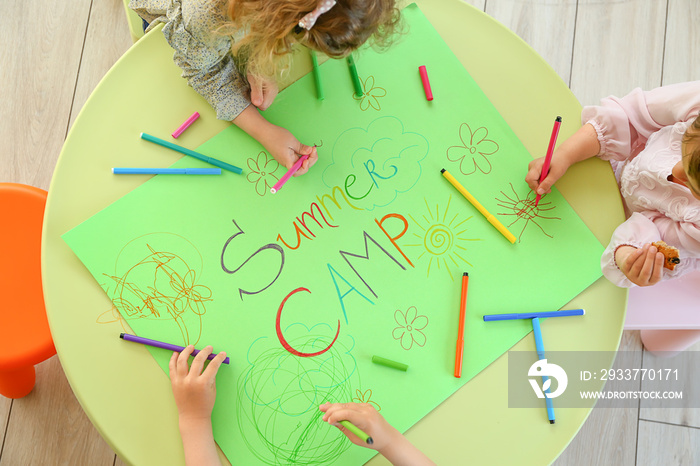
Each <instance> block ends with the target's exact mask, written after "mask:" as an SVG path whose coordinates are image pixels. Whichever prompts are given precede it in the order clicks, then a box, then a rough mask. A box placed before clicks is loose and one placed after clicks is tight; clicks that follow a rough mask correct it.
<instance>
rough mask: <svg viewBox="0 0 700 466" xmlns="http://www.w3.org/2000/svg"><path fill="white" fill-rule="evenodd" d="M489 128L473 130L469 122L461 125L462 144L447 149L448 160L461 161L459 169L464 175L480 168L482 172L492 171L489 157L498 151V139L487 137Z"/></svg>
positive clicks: (460, 137)
mask: <svg viewBox="0 0 700 466" xmlns="http://www.w3.org/2000/svg"><path fill="white" fill-rule="evenodd" d="M488 135H489V130H488V129H486V128H484V127H483V126H481V127H479V128H477V129H476V130H474V131H472V129H471V127H470V126H469V125H468V124H467V123H462V125H461V126H460V127H459V139H460V141H461V142H462V145H461V146H452V147H449V148H448V149H447V160H449V161H451V162H459V171H461V172H462V174H464V175H471V174H472V173H476V171H477V170H479V171H480V172H481V173H484V174H487V173H491V162H490V161H489V159H488V157H489V156H491V155H493V154H495V153H496V152H498V149H499V146H498V143H497V142H496V141H492V140H491V139H487V138H488Z"/></svg>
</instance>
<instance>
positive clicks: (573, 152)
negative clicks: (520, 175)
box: [525, 124, 600, 195]
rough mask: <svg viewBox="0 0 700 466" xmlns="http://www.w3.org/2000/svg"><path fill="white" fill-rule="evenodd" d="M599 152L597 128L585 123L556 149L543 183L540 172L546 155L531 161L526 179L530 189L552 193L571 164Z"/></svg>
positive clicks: (541, 192) (540, 192)
mask: <svg viewBox="0 0 700 466" xmlns="http://www.w3.org/2000/svg"><path fill="white" fill-rule="evenodd" d="M598 152H600V143H599V142H598V135H597V133H596V130H595V128H594V127H593V126H592V125H590V124H585V125H583V126H582V127H580V128H579V129H578V131H576V132H575V133H574V134H572V135H571V137H569V138H568V139H567V140H566V141H564V142H563V143H562V144H561V145H560V146H559V147H557V150H555V151H554V154H553V155H552V161H551V163H550V165H549V174H548V175H547V177H546V178H545V179H544V180H543V181H542V184H540V174H541V173H542V165H543V164H544V157H540V158H539V159H535V160H533V161H532V162H530V164H529V165H528V172H527V175H526V176H525V181H526V182H527V184H528V186H530V189H532V190H533V191H536V192H537V193H538V194H540V195H544V194H547V193H550V192H551V191H552V185H554V183H556V182H557V180H559V178H561V177H562V176H564V173H566V170H568V169H569V167H570V166H572V165H573V164H575V163H576V162H581V161H583V160H586V159H590V158H591V157H595V156H596V155H598Z"/></svg>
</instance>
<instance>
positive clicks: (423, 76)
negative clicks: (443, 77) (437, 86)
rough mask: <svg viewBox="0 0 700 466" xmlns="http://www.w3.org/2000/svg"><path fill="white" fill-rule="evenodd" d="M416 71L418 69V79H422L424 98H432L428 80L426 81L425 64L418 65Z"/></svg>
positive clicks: (426, 71)
mask: <svg viewBox="0 0 700 466" xmlns="http://www.w3.org/2000/svg"><path fill="white" fill-rule="evenodd" d="M418 71H420V79H421V80H422V81H423V89H425V98H426V99H428V100H433V91H432V90H431V89H430V81H428V70H426V69H425V66H419V67H418Z"/></svg>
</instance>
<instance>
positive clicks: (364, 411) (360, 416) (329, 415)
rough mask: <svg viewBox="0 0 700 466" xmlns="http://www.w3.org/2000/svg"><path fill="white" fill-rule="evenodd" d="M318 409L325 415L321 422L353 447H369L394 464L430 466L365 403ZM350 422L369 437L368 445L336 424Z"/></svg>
mask: <svg viewBox="0 0 700 466" xmlns="http://www.w3.org/2000/svg"><path fill="white" fill-rule="evenodd" d="M319 409H320V410H321V411H323V412H324V413H325V414H324V415H323V420H324V421H326V422H328V423H329V424H333V425H334V426H336V427H338V429H340V431H341V432H342V433H343V434H345V436H346V437H347V438H349V439H350V441H352V443H354V444H355V445H360V446H362V447H367V448H373V449H375V450H377V451H378V452H379V453H381V454H382V455H383V456H384V457H385V458H386V459H387V460H389V461H390V462H391V463H392V464H394V465H399V464H401V465H405V466H409V465H410V466H434V464H435V463H433V462H432V461H430V459H429V458H428V457H427V456H425V455H424V454H423V452H422V451H420V450H419V449H417V448H416V447H415V446H414V445H413V444H412V443H411V442H409V441H408V439H406V437H404V436H403V435H401V432H399V431H398V430H396V429H395V428H394V427H393V426H392V425H391V424H389V423H388V422H387V421H386V419H384V417H383V416H382V415H381V414H379V413H378V412H377V410H376V409H374V406H372V405H370V404H367V403H333V404H331V403H324V404H322V405H321V406H319ZM340 421H350V422H352V423H353V424H355V426H356V427H357V428H358V429H360V430H362V431H363V432H364V433H366V434H367V435H369V436H370V437H372V440H374V443H372V444H371V445H369V444H367V443H366V442H365V441H363V440H361V439H360V438H358V437H357V436H356V435H355V434H353V433H351V432H348V430H347V429H346V428H345V427H343V426H342V425H341V424H339V422H340Z"/></svg>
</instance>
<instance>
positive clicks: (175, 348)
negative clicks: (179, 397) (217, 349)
mask: <svg viewBox="0 0 700 466" xmlns="http://www.w3.org/2000/svg"><path fill="white" fill-rule="evenodd" d="M119 338H121V339H122V340H126V341H133V342H135V343H141V344H143V345H148V346H154V347H156V348H163V349H167V350H170V351H177V352H178V353H179V352H181V351H182V350H184V349H185V347H184V346H178V345H171V344H170V343H163V342H162V341H156V340H151V339H149V338H143V337H137V336H136V335H130V334H128V333H121V334H120V335H119ZM199 352H200V350H198V349H196V350H194V351H193V352H192V356H196V355H197V353H199ZM215 356H216V353H212V354H210V355H209V356H208V357H207V359H209V360H212V359H214V357H215ZM228 363H229V359H228V356H226V359H224V364H228Z"/></svg>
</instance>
